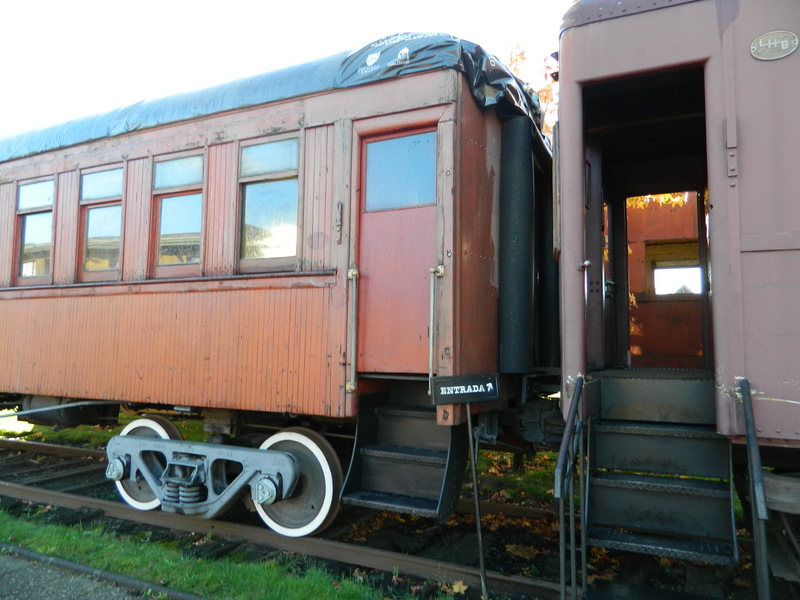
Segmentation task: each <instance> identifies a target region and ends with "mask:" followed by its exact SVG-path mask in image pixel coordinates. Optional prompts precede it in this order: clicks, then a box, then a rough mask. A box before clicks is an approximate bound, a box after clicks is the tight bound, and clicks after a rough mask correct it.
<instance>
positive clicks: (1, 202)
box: [0, 183, 17, 287]
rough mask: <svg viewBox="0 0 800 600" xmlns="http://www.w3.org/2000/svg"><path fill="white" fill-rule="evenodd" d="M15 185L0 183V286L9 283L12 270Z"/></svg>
mask: <svg viewBox="0 0 800 600" xmlns="http://www.w3.org/2000/svg"><path fill="white" fill-rule="evenodd" d="M16 196H17V186H16V185H15V184H14V183H7V184H4V185H0V286H3V287H7V286H9V285H11V276H12V273H13V270H14V262H15V261H14V242H13V241H12V240H13V239H14V224H15V223H16Z"/></svg>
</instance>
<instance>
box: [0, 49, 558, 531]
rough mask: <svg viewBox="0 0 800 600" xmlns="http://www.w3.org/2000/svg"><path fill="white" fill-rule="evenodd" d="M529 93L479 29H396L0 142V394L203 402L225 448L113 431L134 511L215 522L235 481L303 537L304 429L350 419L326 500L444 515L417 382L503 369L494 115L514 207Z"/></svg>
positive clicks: (318, 475) (58, 400) (433, 423)
mask: <svg viewBox="0 0 800 600" xmlns="http://www.w3.org/2000/svg"><path fill="white" fill-rule="evenodd" d="M476 100H477V101H476ZM536 110H537V109H536V106H535V103H534V102H533V100H532V99H531V98H530V97H529V96H528V94H527V93H526V92H525V90H524V89H523V87H522V86H521V85H520V84H519V82H517V81H516V80H515V78H514V77H513V76H512V75H511V74H510V73H509V72H508V71H507V70H506V69H505V68H504V67H502V65H499V64H498V63H497V62H496V60H495V59H494V58H493V57H491V56H488V55H486V54H485V53H484V52H483V51H482V50H481V48H480V47H478V46H475V45H474V44H470V43H468V42H464V41H461V40H458V39H455V38H451V37H448V36H442V35H401V36H395V37H393V38H388V39H384V40H381V41H379V42H376V43H375V44H373V45H372V46H370V47H368V48H365V49H364V50H362V51H360V52H357V53H354V54H340V55H336V56H333V57H331V58H329V59H324V60H321V61H317V62H314V63H310V64H307V65H301V66H298V67H293V68H289V69H284V70H282V71H278V72H275V73H269V74H266V75H262V76H257V77H252V78H249V79H247V80H242V81H238V82H234V83H232V84H226V85H223V86H219V87H217V88H213V89H211V90H205V91H202V92H194V93H188V94H184V95H181V96H177V97H174V98H167V99H164V100H159V101H153V102H146V103H141V104H139V105H135V106H132V107H129V108H126V109H121V110H119V111H115V112H113V113H110V114H108V115H102V116H99V117H95V118H88V119H84V120H79V121H76V122H73V123H68V124H66V125H64V126H60V127H54V128H50V129H48V130H44V131H41V132H34V133H32V134H26V135H21V136H17V137H16V138H12V139H10V140H6V141H5V142H3V143H2V144H0V232H2V235H0V286H2V288H1V289H0V307H1V309H0V332H2V336H3V343H2V345H0V392H2V393H5V394H9V395H11V396H12V397H14V398H17V399H19V400H20V402H21V405H22V408H23V409H26V410H34V411H35V410H37V409H38V410H41V409H53V408H55V407H61V408H60V409H59V410H58V411H57V412H56V411H54V410H44V411H43V412H39V413H37V412H33V413H30V416H29V417H28V418H30V419H36V420H40V421H43V422H57V423H61V424H66V425H69V424H72V423H74V422H80V421H86V420H93V419H94V420H97V419H100V418H104V417H109V416H111V417H113V416H114V415H115V414H116V410H117V407H118V405H120V404H122V405H127V406H129V407H131V408H133V409H135V410H141V409H143V408H147V407H150V408H152V407H155V408H161V409H168V410H172V409H177V410H189V411H194V412H197V413H199V414H200V415H202V416H203V417H204V419H205V422H206V430H207V431H209V432H211V433H212V434H215V435H216V437H215V438H214V441H215V442H225V443H216V444H208V445H205V446H204V447H203V448H202V449H201V448H200V447H199V446H198V445H197V444H189V443H186V442H182V441H180V440H178V439H174V438H177V437H178V433H177V431H176V430H175V428H174V427H172V426H171V425H170V424H169V423H168V422H167V421H165V420H164V419H163V418H162V417H153V416H150V417H147V418H145V419H144V420H142V421H138V422H134V423H133V424H131V425H130V426H129V427H128V428H126V430H125V431H124V434H125V435H123V436H121V438H117V440H116V441H115V442H114V443H113V444H112V445H110V446H109V461H110V466H109V477H112V478H113V479H115V480H116V481H117V486H118V488H119V490H120V492H121V493H122V495H123V496H124V497H125V499H126V500H127V501H128V502H130V503H131V504H133V505H135V506H138V507H140V508H154V507H156V506H159V505H161V506H162V507H163V508H165V509H167V510H176V511H180V512H187V513H192V512H197V513H200V514H204V515H206V516H213V515H214V514H217V513H218V512H220V511H221V510H223V509H225V508H227V507H228V506H229V505H230V503H231V502H232V501H233V500H234V499H235V496H236V495H237V494H239V493H241V492H242V490H243V489H245V488H247V487H248V486H249V488H250V490H251V497H252V499H253V501H254V504H255V505H256V507H257V508H258V510H259V512H260V513H261V514H262V516H263V517H264V519H265V520H266V521H267V523H268V524H270V525H271V526H273V527H274V528H275V529H277V530H278V531H281V532H283V533H286V534H287V535H305V534H308V533H313V532H314V531H317V530H319V529H320V528H322V527H324V526H325V525H327V524H328V523H329V522H330V520H331V519H332V518H333V516H334V515H335V513H336V507H337V506H338V499H339V498H338V497H339V493H340V489H341V485H342V481H341V479H342V474H341V470H342V469H341V466H340V458H339V457H338V456H337V451H336V450H334V448H333V446H331V444H330V443H329V442H328V441H326V440H325V439H324V436H322V435H321V433H320V432H322V433H328V434H330V433H336V432H339V433H341V432H343V431H350V430H347V429H346V427H347V426H354V425H355V423H356V422H359V431H358V433H357V435H356V437H357V441H356V445H357V446H358V451H357V452H356V453H355V454H354V455H353V456H354V457H355V458H354V459H353V460H352V464H351V468H350V477H349V478H348V482H347V486H346V490H345V494H344V497H345V501H350V502H353V503H360V504H364V505H367V506H381V507H389V506H390V507H393V508H396V509H398V510H406V511H409V512H414V513H415V514H428V515H432V516H439V517H442V516H443V515H445V514H447V513H449V511H450V507H451V505H452V502H453V500H454V499H455V495H454V494H455V490H457V482H458V481H460V478H461V474H462V473H463V464H464V462H463V461H464V452H463V448H461V446H460V445H461V444H463V439H464V438H463V431H462V430H463V427H459V425H460V423H461V420H462V417H463V414H464V413H463V409H462V408H460V407H459V406H457V405H448V404H442V405H440V406H438V408H434V407H433V406H432V403H431V398H430V396H429V395H428V394H429V392H430V389H429V388H430V386H431V380H432V379H433V378H441V377H447V376H466V375H481V374H495V373H498V371H499V370H500V369H499V365H498V352H499V341H498V333H497V331H498V329H497V320H498V278H499V274H498V260H499V259H498V249H499V244H500V242H499V231H500V228H501V224H500V222H499V219H498V216H499V203H500V197H501V155H502V154H503V149H502V145H503V138H504V136H503V128H504V125H503V122H504V121H508V122H511V123H518V124H517V125H516V126H515V127H516V129H517V130H519V131H520V132H521V133H519V134H515V135H516V136H517V137H518V138H520V139H521V140H522V141H521V142H520V143H522V144H523V147H525V148H527V151H526V153H523V154H520V153H519V152H516V150H517V149H518V148H516V147H515V152H514V153H513V154H514V155H516V156H521V157H522V158H521V160H518V162H519V163H521V165H522V175H521V176H520V177H519V179H520V181H522V182H523V184H524V185H523V187H524V188H525V189H523V192H522V194H523V196H525V195H527V197H528V198H527V200H525V202H527V206H526V208H525V209H523V210H527V211H528V212H527V213H525V212H523V213H522V214H523V216H524V215H526V214H527V217H525V218H527V219H529V221H528V222H529V223H530V222H532V221H531V220H532V219H533V209H532V208H531V206H532V205H531V201H532V198H530V196H531V194H532V185H533V184H532V183H531V182H532V173H533V170H534V166H533V165H534V159H533V156H534V154H537V155H538V157H539V158H538V159H537V160H538V161H539V162H540V163H541V164H540V166H539V167H538V168H541V169H545V170H546V169H547V168H548V167H547V164H546V163H547V160H548V159H549V153H548V152H547V150H546V148H545V147H544V145H543V143H542V141H541V137H540V136H538V135H537V130H536V126H535V124H534V122H535V118H536ZM507 137H508V136H507ZM510 137H513V135H512V136H510ZM504 185H506V187H511V188H513V187H514V185H516V184H514V183H513V182H512V183H509V184H504ZM528 188H531V189H528ZM514 193H517V194H518V192H511V194H512V196H513V194H514ZM523 204H524V202H523ZM529 237H530V236H529ZM529 243H530V244H532V242H529ZM533 256H534V252H533V249H532V248H531V250H530V253H529V258H528V261H527V262H526V263H524V265H523V268H524V269H525V270H527V271H528V275H526V276H525V277H526V281H527V282H528V283H527V287H529V288H532V287H533V283H532V282H533V275H532V273H531V265H532V264H533V260H534V259H533ZM512 272H513V271H512ZM525 285H526V284H524V283H523V284H522V287H523V288H524V287H525ZM531 293H532V292H531V291H530V290H528V291H527V292H524V293H523V294H522V295H523V299H525V297H527V300H525V301H526V302H527V304H526V305H525V306H524V308H525V311H527V312H530V311H529V309H530V307H531V302H532V300H531V299H530V297H529V296H530V295H531ZM521 306H522V305H521ZM531 326H532V322H531V320H530V319H529V320H528V321H526V322H523V323H514V324H513V325H512V329H516V330H517V331H518V334H519V335H518V337H520V338H522V339H523V341H522V342H521V343H523V344H528V343H529V341H527V340H530V339H532V338H533V336H532V331H530V330H527V331H526V327H527V328H530V327H531ZM517 370H519V369H517ZM528 370H529V366H528V365H526V366H525V367H524V369H523V371H521V372H527V371H528ZM467 387H469V386H467ZM86 400H92V401H97V400H103V401H109V404H108V405H105V404H98V403H94V404H91V405H87V404H86V403H85V401H86ZM79 401H80V402H79ZM76 402H79V403H77V404H76ZM67 404H70V405H72V406H67V407H66V408H65V407H64V405H67ZM437 411H438V413H437ZM361 423H365V424H366V425H362V424H361ZM437 423H438V425H439V426H438V427H437ZM289 425H295V426H297V425H303V427H301V428H298V427H290V428H289V429H285V430H283V429H282V430H281V431H280V432H279V433H278V434H276V435H275V436H273V437H270V438H269V439H267V440H266V441H264V442H263V444H262V449H261V450H260V451H259V450H253V449H245V448H242V447H240V446H239V445H237V444H239V443H240V442H241V443H243V441H244V440H245V439H249V434H251V433H253V432H254V431H258V432H264V431H270V429H264V428H279V429H281V428H285V427H287V426H289ZM420 432H422V433H420ZM454 432H459V433H454ZM420 435H421V436H422V437H423V438H425V439H420V440H415V439H410V438H414V437H415V436H420ZM154 437H155V438H163V440H161V439H159V440H157V441H155V442H154V441H153V439H152V438H154ZM265 437H266V436H265V435H262V436H261V438H260V439H259V442H260V441H261V440H263V439H264V438H265ZM351 437H352V436H351ZM231 440H233V443H230V442H231ZM165 444H166V445H165ZM370 448H373V450H370ZM267 450H269V451H267ZM362 456H363V457H364V458H363V460H362V458H361V457H362ZM265 457H267V458H265ZM270 457H271V458H270ZM392 473H400V475H397V476H394V475H391V474H392ZM387 474H389V475H387ZM390 475H391V476H390ZM420 482H424V483H420ZM234 488H235V489H234Z"/></svg>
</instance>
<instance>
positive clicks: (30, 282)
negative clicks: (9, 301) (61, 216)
mask: <svg viewBox="0 0 800 600" xmlns="http://www.w3.org/2000/svg"><path fill="white" fill-rule="evenodd" d="M47 181H50V182H52V183H53V201H52V202H51V203H50V204H49V205H40V206H33V207H30V208H23V209H20V208H19V200H20V190H21V189H22V188H23V187H25V186H27V185H34V184H37V183H44V182H47ZM57 198H58V178H57V177H55V176H53V175H49V176H46V177H38V178H36V179H30V180H25V181H17V193H16V198H15V206H14V212H15V225H14V236H15V239H16V243H15V244H14V247H15V257H14V284H15V285H17V286H36V285H51V284H52V283H53V257H54V250H55V228H56V204H57V201H56V200H57ZM45 213H50V255H49V257H48V259H47V260H48V268H47V274H45V275H23V274H22V265H23V262H22V253H23V248H24V232H25V228H24V226H23V223H24V222H25V220H26V218H27V217H29V216H31V215H38V214H45Z"/></svg>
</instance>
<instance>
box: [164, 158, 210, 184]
mask: <svg viewBox="0 0 800 600" xmlns="http://www.w3.org/2000/svg"><path fill="white" fill-rule="evenodd" d="M201 183H203V157H202V156H188V157H186V158H176V159H175V160H166V161H163V162H157V163H156V178H155V188H156V189H157V190H163V189H167V188H174V187H181V186H186V185H199V184H201Z"/></svg>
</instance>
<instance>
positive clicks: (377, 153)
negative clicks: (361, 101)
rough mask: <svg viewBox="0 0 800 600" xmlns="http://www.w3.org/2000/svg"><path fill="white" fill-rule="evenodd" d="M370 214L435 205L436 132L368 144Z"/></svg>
mask: <svg viewBox="0 0 800 600" xmlns="http://www.w3.org/2000/svg"><path fill="white" fill-rule="evenodd" d="M366 165H367V169H366V173H367V174H366V179H367V181H366V201H365V210H366V211H367V212H372V211H378V210H394V209H400V208H413V207H416V206H429V205H432V204H436V132H435V131H428V132H425V133H418V134H415V135H407V136H403V137H394V138H389V139H383V140H377V141H374V142H368V143H367V148H366Z"/></svg>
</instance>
